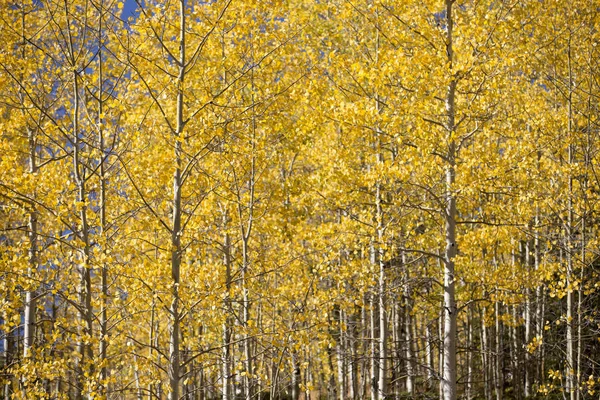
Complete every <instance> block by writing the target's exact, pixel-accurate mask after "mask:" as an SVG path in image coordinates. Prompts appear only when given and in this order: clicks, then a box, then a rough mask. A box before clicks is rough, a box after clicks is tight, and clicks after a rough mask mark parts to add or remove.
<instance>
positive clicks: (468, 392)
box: [465, 305, 473, 400]
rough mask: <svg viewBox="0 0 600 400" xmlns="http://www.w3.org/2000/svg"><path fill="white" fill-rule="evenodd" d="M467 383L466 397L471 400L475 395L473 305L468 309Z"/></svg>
mask: <svg viewBox="0 0 600 400" xmlns="http://www.w3.org/2000/svg"><path fill="white" fill-rule="evenodd" d="M466 357H467V382H466V390H465V397H466V398H467V400H471V397H472V393H473V310H472V305H469V306H468V309H467V352H466Z"/></svg>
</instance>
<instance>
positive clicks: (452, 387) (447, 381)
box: [442, 0, 458, 400]
mask: <svg viewBox="0 0 600 400" xmlns="http://www.w3.org/2000/svg"><path fill="white" fill-rule="evenodd" d="M453 4H454V0H446V54H447V62H448V65H449V69H450V73H453V69H452V68H453V67H452V65H453V62H454V53H453V48H452V45H453V40H454V38H453V35H452V30H453V26H454V18H453V16H452V5H453ZM455 94H456V78H455V77H454V76H451V78H450V83H449V84H448V88H447V94H446V99H445V107H446V117H447V120H446V130H447V132H448V138H447V139H448V152H447V154H446V209H445V210H444V211H445V213H444V216H445V233H446V251H445V254H444V261H445V262H444V308H443V315H444V332H443V333H444V336H443V338H444V344H443V346H444V371H443V375H442V382H443V384H442V385H443V395H444V400H456V340H457V339H456V317H457V315H456V314H457V313H458V309H457V308H456V300H455V294H454V285H455V279H454V257H455V255H456V248H457V244H456V196H455V194H454V180H455V176H456V171H455V169H456V143H455V139H454V130H455V122H454V120H455V113H456V110H455Z"/></svg>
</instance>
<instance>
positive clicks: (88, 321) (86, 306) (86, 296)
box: [65, 5, 93, 399]
mask: <svg viewBox="0 0 600 400" xmlns="http://www.w3.org/2000/svg"><path fill="white" fill-rule="evenodd" d="M65 7H67V6H66V5H65ZM65 13H67V14H68V11H67V9H66V8H65ZM67 20H69V18H68V17H67ZM68 33H69V56H70V58H71V60H70V61H71V68H72V69H73V74H72V76H71V78H72V84H73V117H72V118H73V119H72V121H73V132H72V134H73V175H74V178H75V184H76V186H77V203H78V208H79V218H80V226H81V231H80V232H79V238H80V239H81V241H82V242H83V248H82V249H81V257H82V260H81V264H80V266H79V273H80V283H79V302H80V319H81V321H82V322H83V325H84V327H83V329H82V330H81V332H80V333H79V337H78V343H77V348H78V352H79V360H78V361H77V363H78V365H77V367H76V372H77V388H76V391H77V394H76V397H77V398H78V399H79V398H82V397H83V393H84V385H85V380H86V379H85V375H86V374H87V375H88V376H91V375H92V369H93V367H92V362H91V361H92V359H93V356H92V348H91V346H90V345H89V343H88V341H87V340H86V339H85V338H86V337H91V336H92V323H93V316H92V279H91V272H90V268H91V266H90V239H89V233H90V230H89V225H88V219H87V208H88V207H87V197H86V195H87V191H86V181H87V177H86V176H85V168H84V166H83V165H82V164H81V154H80V153H81V150H82V146H83V143H82V141H81V140H80V132H79V112H80V111H79V107H80V103H81V99H80V88H79V73H78V71H77V62H76V59H75V50H74V48H73V40H72V38H71V33H70V30H68ZM88 359H89V361H88ZM86 363H88V366H87V367H86V365H85V364H86Z"/></svg>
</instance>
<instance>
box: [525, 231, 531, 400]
mask: <svg viewBox="0 0 600 400" xmlns="http://www.w3.org/2000/svg"><path fill="white" fill-rule="evenodd" d="M531 260H532V258H531V240H529V239H528V240H527V241H526V242H525V265H526V267H527V276H529V277H531V276H532V275H531ZM524 314H525V346H527V345H528V344H529V343H530V342H531V339H532V338H531V290H530V289H529V287H527V288H525V310H524ZM524 353H525V363H524V365H523V369H524V375H525V376H524V384H523V395H524V396H525V397H526V398H527V397H529V396H531V354H530V353H529V351H525V352H524Z"/></svg>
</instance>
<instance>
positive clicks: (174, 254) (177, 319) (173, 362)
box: [167, 0, 186, 400]
mask: <svg viewBox="0 0 600 400" xmlns="http://www.w3.org/2000/svg"><path fill="white" fill-rule="evenodd" d="M185 7H186V4H185V0H180V2H179V13H180V15H179V29H180V31H179V75H178V77H177V130H176V132H175V163H176V166H175V174H174V176H173V200H172V213H173V215H172V218H173V221H172V228H171V284H172V285H173V286H172V288H171V305H170V307H169V364H168V367H167V373H168V376H169V400H179V390H180V387H179V386H180V379H181V374H180V324H181V315H180V311H179V282H180V277H181V257H182V254H181V235H182V233H183V232H182V230H181V214H182V210H181V191H182V184H183V182H182V176H181V174H182V157H183V150H182V142H183V129H184V120H183V87H184V80H185V63H186V58H185V32H186V28H185Z"/></svg>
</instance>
